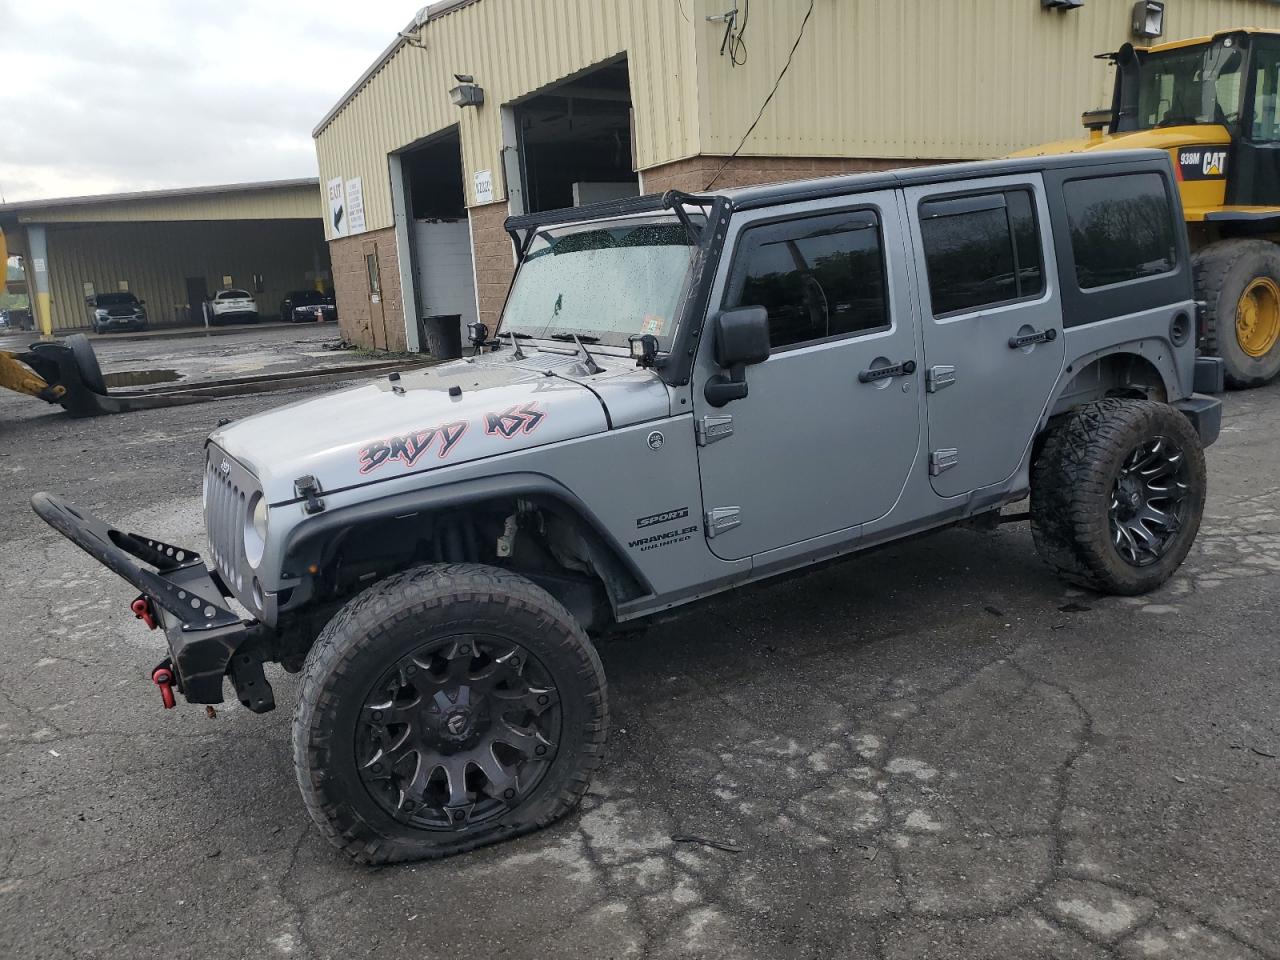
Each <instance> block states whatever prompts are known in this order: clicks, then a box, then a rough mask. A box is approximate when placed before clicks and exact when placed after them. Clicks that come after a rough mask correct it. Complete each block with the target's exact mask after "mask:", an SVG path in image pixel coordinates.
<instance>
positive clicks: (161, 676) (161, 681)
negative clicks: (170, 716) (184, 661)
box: [151, 665, 178, 710]
mask: <svg viewBox="0 0 1280 960" xmlns="http://www.w3.org/2000/svg"><path fill="white" fill-rule="evenodd" d="M151 682H152V683H154V684H155V685H156V686H157V687H159V688H160V699H161V700H163V701H164V708H165V709H166V710H172V709H173V708H174V707H175V706H177V704H178V701H177V700H175V699H174V697H173V671H172V670H170V669H169V668H168V667H166V666H163V665H161V666H159V667H156V668H155V669H154V670H152V671H151Z"/></svg>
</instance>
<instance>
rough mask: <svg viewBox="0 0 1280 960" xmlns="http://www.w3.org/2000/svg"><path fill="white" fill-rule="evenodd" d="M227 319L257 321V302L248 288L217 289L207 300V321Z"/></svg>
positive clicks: (220, 321) (213, 321)
mask: <svg viewBox="0 0 1280 960" xmlns="http://www.w3.org/2000/svg"><path fill="white" fill-rule="evenodd" d="M227 320H244V321H246V322H248V323H257V322H258V304H257V303H256V302H255V301H254V299H253V296H252V295H251V294H250V293H249V291H248V290H238V289H234V288H233V289H230V290H219V291H218V292H217V293H215V294H214V295H213V299H212V300H210V301H209V322H210V323H211V324H213V323H222V322H224V321H227Z"/></svg>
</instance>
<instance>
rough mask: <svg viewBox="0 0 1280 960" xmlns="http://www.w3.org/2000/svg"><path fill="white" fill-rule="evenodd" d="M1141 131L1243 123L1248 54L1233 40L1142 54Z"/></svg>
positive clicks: (1139, 118)
mask: <svg viewBox="0 0 1280 960" xmlns="http://www.w3.org/2000/svg"><path fill="white" fill-rule="evenodd" d="M1138 64H1139V65H1138V116H1137V123H1136V129H1138V130H1150V129H1153V128H1155V127H1172V126H1184V125H1188V124H1204V123H1208V124H1230V123H1235V122H1236V121H1238V120H1239V119H1240V95H1241V93H1242V90H1241V80H1242V78H1243V76H1244V71H1243V70H1242V69H1241V67H1242V66H1243V65H1244V52H1243V51H1242V50H1241V49H1240V47H1239V46H1238V45H1237V44H1236V42H1235V41H1234V39H1233V38H1231V37H1223V38H1222V39H1221V40H1218V41H1216V42H1214V43H1208V44H1205V45H1203V46H1197V47H1183V48H1180V49H1176V50H1169V51H1167V52H1164V53H1148V54H1142V55H1140V59H1139V61H1138Z"/></svg>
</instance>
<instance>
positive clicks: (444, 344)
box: [421, 313, 462, 360]
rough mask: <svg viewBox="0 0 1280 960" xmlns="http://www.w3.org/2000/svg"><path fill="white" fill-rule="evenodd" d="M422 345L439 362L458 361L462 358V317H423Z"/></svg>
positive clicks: (456, 315) (449, 315)
mask: <svg viewBox="0 0 1280 960" xmlns="http://www.w3.org/2000/svg"><path fill="white" fill-rule="evenodd" d="M421 343H422V349H423V350H425V351H426V352H427V353H429V354H431V356H432V357H434V358H435V359H437V360H457V359H458V358H459V357H460V356H462V315H461V314H459V313H450V314H446V315H444V316H439V317H423V318H422V338H421Z"/></svg>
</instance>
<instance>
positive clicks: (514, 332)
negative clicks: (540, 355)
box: [497, 330, 533, 340]
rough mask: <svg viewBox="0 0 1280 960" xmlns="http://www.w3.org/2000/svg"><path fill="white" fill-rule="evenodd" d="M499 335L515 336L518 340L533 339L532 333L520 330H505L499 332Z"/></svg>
mask: <svg viewBox="0 0 1280 960" xmlns="http://www.w3.org/2000/svg"><path fill="white" fill-rule="evenodd" d="M497 336H499V337H515V338H516V339H517V340H532V339H533V334H532V333H521V332H520V331H519V330H503V331H502V332H500V333H498V334H497Z"/></svg>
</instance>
